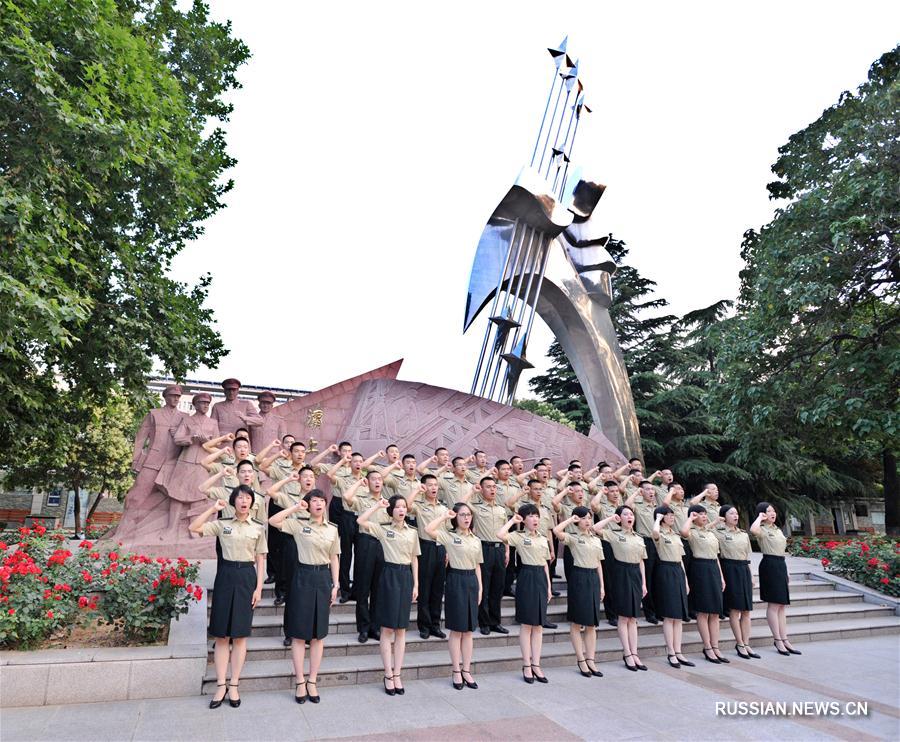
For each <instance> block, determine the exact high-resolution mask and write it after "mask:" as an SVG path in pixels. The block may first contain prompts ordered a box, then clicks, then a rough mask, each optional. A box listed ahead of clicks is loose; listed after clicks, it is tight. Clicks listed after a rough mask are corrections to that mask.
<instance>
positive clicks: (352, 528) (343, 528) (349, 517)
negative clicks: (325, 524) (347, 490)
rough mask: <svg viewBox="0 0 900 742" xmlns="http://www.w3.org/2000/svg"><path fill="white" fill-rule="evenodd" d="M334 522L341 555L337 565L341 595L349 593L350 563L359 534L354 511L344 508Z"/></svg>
mask: <svg viewBox="0 0 900 742" xmlns="http://www.w3.org/2000/svg"><path fill="white" fill-rule="evenodd" d="M337 516H338V517H337V518H336V519H335V523H336V525H337V528H338V536H339V537H340V539H341V555H340V557H339V558H338V559H339V566H338V585H339V590H340V592H341V595H345V596H349V595H350V565H351V564H352V562H353V552H354V551H355V550H356V543H357V540H358V536H359V526H358V525H357V523H356V513H351V512H350V511H349V510H344V508H343V506H342V507H341V512H340V513H338V514H337Z"/></svg>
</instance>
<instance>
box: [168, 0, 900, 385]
mask: <svg viewBox="0 0 900 742" xmlns="http://www.w3.org/2000/svg"><path fill="white" fill-rule="evenodd" d="M212 12H213V15H214V17H215V18H217V19H218V20H225V19H230V20H231V21H232V23H233V26H234V33H235V34H236V35H237V36H238V37H240V38H241V39H243V40H244V42H246V43H247V45H248V46H249V47H250V50H251V52H252V54H253V56H252V58H251V59H250V61H249V62H248V64H246V65H245V66H244V67H242V68H241V69H240V70H239V74H238V77H239V79H240V81H241V82H242V84H243V89H241V90H239V91H236V92H235V93H234V95H233V96H232V98H233V102H234V104H235V111H234V114H233V116H232V120H231V122H230V123H229V124H228V126H227V140H228V149H229V152H230V153H231V154H232V155H233V156H234V157H236V158H237V160H238V164H237V165H236V166H235V167H234V168H233V169H232V170H231V171H230V173H229V175H230V177H232V178H233V179H234V181H235V188H234V190H233V191H232V192H231V193H230V194H228V196H227V208H225V209H223V210H222V211H221V212H219V213H218V214H217V215H216V216H215V217H213V218H212V219H210V220H209V221H208V223H207V225H206V234H205V235H204V236H203V237H201V238H200V239H199V240H198V241H197V242H195V243H193V244H191V245H190V246H189V247H188V248H187V249H185V250H184V252H183V253H182V254H181V255H180V256H179V257H178V258H177V260H176V262H175V266H174V275H175V277H176V278H178V279H179V280H182V281H186V282H194V281H195V280H196V279H197V277H198V276H199V275H200V274H201V273H203V272H205V271H209V272H211V273H212V274H213V284H212V287H211V291H210V295H209V300H208V302H209V305H210V306H211V307H212V308H213V309H214V310H215V315H216V321H217V329H218V331H219V332H220V333H221V334H222V338H223V340H224V343H225V345H226V347H227V348H229V349H230V351H231V352H230V353H229V355H228V356H226V357H225V358H224V359H223V360H222V361H221V363H220V364H219V367H218V368H217V369H206V368H201V369H198V370H197V371H196V372H195V373H193V374H191V376H192V377H194V378H201V379H216V380H220V379H224V378H226V377H228V376H237V377H238V378H240V379H241V380H242V381H243V382H244V383H247V384H251V383H252V384H259V385H268V386H278V387H292V388H301V389H316V388H319V387H322V386H326V385H328V384H330V383H333V382H336V381H339V380H341V379H344V378H346V377H349V376H353V375H355V374H358V373H362V372H363V371H366V370H368V369H370V368H373V367H376V366H379V365H382V364H384V363H388V362H391V361H393V360H395V359H397V358H405V359H406V360H405V363H404V365H403V369H402V370H401V374H400V378H402V379H408V380H419V381H427V382H429V383H431V384H436V385H440V386H446V387H451V388H455V389H462V390H465V391H468V388H469V385H470V383H471V378H472V373H473V371H474V366H475V361H476V358H477V353H478V350H479V348H480V344H481V338H482V333H483V324H482V323H481V322H479V323H477V324H476V325H475V326H474V327H473V328H472V329H470V330H469V333H467V334H466V336H465V337H464V336H463V335H462V320H463V310H464V306H465V296H466V288H467V285H468V278H469V270H470V268H471V265H472V258H473V255H474V252H475V247H476V245H477V242H478V238H479V235H480V234H481V230H482V228H483V226H484V223H485V221H486V219H487V218H488V216H489V215H490V214H491V212H492V211H493V209H494V207H495V206H496V205H497V203H498V202H499V200H500V199H501V198H502V197H503V195H504V194H505V193H506V191H507V190H508V189H509V187H510V185H511V184H512V183H513V181H514V180H515V177H516V175H517V173H518V172H519V169H520V168H521V166H522V165H523V164H526V163H527V161H528V160H529V159H530V155H531V150H532V147H533V145H534V139H535V136H536V134H537V128H538V125H539V123H540V118H541V114H542V112H543V110H544V104H545V102H546V98H547V93H548V91H549V86H550V80H551V75H552V70H553V66H552V63H551V60H550V56H549V55H548V54H547V52H546V47H547V46H555V45H556V44H557V43H558V42H559V41H560V40H561V39H562V38H563V36H565V35H566V34H568V35H569V51H570V53H571V54H572V55H573V56H574V57H578V58H580V72H581V75H580V76H581V79H582V80H583V81H584V84H585V89H586V95H587V101H588V103H589V105H591V106H592V107H593V109H594V112H593V114H592V115H591V116H589V117H588V118H586V119H585V121H584V122H583V123H582V124H581V127H580V129H579V132H578V139H577V141H576V144H575V151H574V154H573V159H574V160H575V162H576V164H580V165H581V166H582V167H583V168H584V170H585V173H586V174H587V175H591V176H592V177H594V178H595V179H597V180H600V181H601V182H603V183H605V184H607V191H606V193H605V195H604V196H603V199H602V200H601V202H600V204H599V206H598V208H597V212H596V213H597V214H598V218H601V219H602V224H603V225H604V228H605V229H607V230H608V231H610V232H612V233H613V234H615V235H616V236H617V237H619V238H621V239H624V240H625V241H626V242H627V243H628V245H629V247H630V248H631V255H630V258H629V259H630V261H631V262H632V264H633V265H636V266H637V267H638V269H639V270H640V271H641V272H642V273H644V275H646V276H647V277H649V278H652V279H655V280H656V281H657V282H658V284H659V286H658V289H659V293H660V294H661V295H662V296H664V297H666V298H667V299H668V300H669V301H670V302H671V308H672V310H673V311H675V312H676V313H683V312H686V311H689V310H691V309H695V308H698V307H702V306H706V305H708V304H711V303H712V302H714V301H716V300H718V299H721V298H733V297H734V296H735V294H736V292H737V287H738V276H737V274H738V271H739V269H740V267H741V261H740V257H739V250H740V242H741V235H742V233H743V232H744V231H745V230H746V229H747V228H749V227H758V226H759V225H761V224H763V223H765V222H767V221H768V220H769V219H770V218H771V215H772V210H773V204H771V203H770V202H769V201H768V199H767V197H766V190H765V185H766V183H767V182H769V181H770V180H772V177H773V176H772V174H771V172H770V170H769V168H770V167H771V164H772V163H773V162H774V161H775V159H776V157H777V149H778V147H779V146H780V145H782V144H783V143H785V142H786V141H787V139H788V137H789V136H790V135H791V134H792V133H794V132H796V131H798V130H799V129H801V128H802V127H804V126H805V125H806V124H808V123H810V122H811V121H813V120H815V119H816V118H817V117H818V116H819V115H820V114H821V112H822V111H823V109H825V108H826V107H828V106H829V105H831V104H833V103H834V102H836V100H837V98H838V95H839V94H840V93H841V91H843V90H848V89H855V88H856V87H857V86H858V85H859V84H860V83H861V82H862V81H863V80H864V79H865V75H866V72H867V70H868V68H869V66H870V64H871V63H872V62H873V61H874V60H875V59H876V58H877V57H878V56H880V55H881V54H882V53H883V52H885V51H888V50H889V49H890V48H892V47H893V46H894V45H895V44H896V43H897V41H898V39H897V29H898V28H900V4H897V3H887V2H859V1H857V2H854V3H847V2H840V3H835V2H815V3H813V2H785V1H784V0H781V1H780V2H756V3H752V4H732V3H722V2H716V3H690V4H689V3H658V4H657V3H602V2H597V1H596V0H595V1H594V2H585V3H575V2H570V3H562V2H560V3H546V2H542V3H532V2H514V3H506V2H504V3H500V2H485V1H484V0H482V1H481V2H478V3H466V2H456V3H439V4H436V3H423V2H410V3H396V2H380V3H372V2H350V3H297V2H272V1H269V2H254V3H249V2H246V1H245V0H244V1H239V0H230V1H224V0H223V1H220V2H217V1H215V0H213V2H212ZM550 340H551V336H550V333H549V330H547V328H546V327H545V326H544V325H543V323H542V322H540V321H538V322H536V323H535V333H534V335H533V339H532V342H531V344H530V347H529V353H528V355H529V358H530V359H531V360H532V361H533V362H535V363H536V365H537V366H538V369H537V371H540V370H543V369H545V368H546V359H545V358H544V354H545V352H546V348H547V346H548V345H549V343H550ZM304 341H307V342H304ZM527 378H528V377H527V376H524V377H523V382H522V383H521V384H520V386H519V395H520V396H531V395H530V393H529V392H528V391H527ZM523 393H524V394H523Z"/></svg>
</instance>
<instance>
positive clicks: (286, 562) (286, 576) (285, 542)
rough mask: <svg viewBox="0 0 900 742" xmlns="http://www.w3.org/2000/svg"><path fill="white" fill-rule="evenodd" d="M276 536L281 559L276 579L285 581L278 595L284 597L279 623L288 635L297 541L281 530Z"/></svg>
mask: <svg viewBox="0 0 900 742" xmlns="http://www.w3.org/2000/svg"><path fill="white" fill-rule="evenodd" d="M278 536H279V537H280V538H281V559H280V560H279V567H278V574H279V577H278V579H281V580H283V581H284V582H285V586H284V588H283V590H284V592H282V593H280V595H283V596H284V598H285V603H284V616H283V618H282V624H281V625H282V628H283V629H284V635H285V636H288V620H289V618H290V613H291V600H290V595H291V592H292V591H293V589H294V574H295V573H296V572H297V566H298V565H299V561H298V559H297V542H296V541H295V540H294V537H293V536H291V535H290V534H289V533H282V532H281V531H279V532H278ZM275 589H276V591H277V589H278V582H277V581H276V582H275Z"/></svg>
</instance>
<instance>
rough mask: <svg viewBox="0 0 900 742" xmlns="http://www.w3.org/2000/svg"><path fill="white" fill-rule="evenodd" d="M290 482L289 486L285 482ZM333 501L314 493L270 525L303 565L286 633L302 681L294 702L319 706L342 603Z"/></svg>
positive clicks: (299, 567) (295, 583) (290, 596)
mask: <svg viewBox="0 0 900 742" xmlns="http://www.w3.org/2000/svg"><path fill="white" fill-rule="evenodd" d="M282 481H284V480H282ZM326 509H327V501H326V499H325V493H324V492H322V490H315V489H314V490H311V491H310V492H307V493H306V494H305V495H304V496H303V499H302V500H300V501H299V502H297V503H295V504H294V505H291V506H290V507H289V508H285V509H283V510H280V511H278V512H277V513H275V515H273V516H272V517H271V518H269V523H270V524H272V525H273V526H275V528H277V529H278V530H279V531H281V532H282V533H285V534H288V535H291V536H293V537H294V542H295V543H296V547H297V548H296V551H295V552H293V553H295V554H296V555H297V564H296V565H295V569H294V570H293V573H292V576H291V581H292V584H291V586H290V589H289V590H288V600H289V601H290V609H289V610H287V611H286V612H285V615H286V625H285V632H286V634H287V636H288V637H290V639H291V658H292V659H293V660H294V674H295V675H296V676H297V685H296V690H299V689H300V687H301V686H302V687H303V693H295V694H294V700H295V701H296V702H297V703H304V702H305V701H306V699H307V697H308V698H309V700H310V702H312V703H318V702H319V694H318V692H316V693H312V691H311V690H310V688H309V686H313V688H312V690H315V691H318V688H317V687H316V681H317V680H318V677H319V666H320V665H321V664H322V654H323V652H324V651H325V642H324V639H325V637H326V636H327V635H328V616H329V609H330V607H331V606H332V605H333V604H334V601H335V600H336V599H337V590H338V567H339V557H340V554H341V541H340V537H339V536H338V530H337V528H336V527H335V526H333V525H331V524H330V523H329V522H328V520H327V519H326V517H325V511H326ZM301 510H302V511H304V513H309V517H308V519H303V520H301V519H300V518H295V517H294V514H295V513H299V512H300V511H301ZM306 642H309V678H308V679H307V680H305V681H304V680H303V662H304V660H305V659H306V656H305V655H306Z"/></svg>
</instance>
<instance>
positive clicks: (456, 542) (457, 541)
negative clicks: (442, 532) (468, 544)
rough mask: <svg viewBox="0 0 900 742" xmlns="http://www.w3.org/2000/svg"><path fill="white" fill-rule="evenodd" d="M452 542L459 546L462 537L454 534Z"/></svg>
mask: <svg viewBox="0 0 900 742" xmlns="http://www.w3.org/2000/svg"><path fill="white" fill-rule="evenodd" d="M453 543H454V544H455V545H456V546H460V545H461V544H462V539H461V538H459V536H454V537H453Z"/></svg>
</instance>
